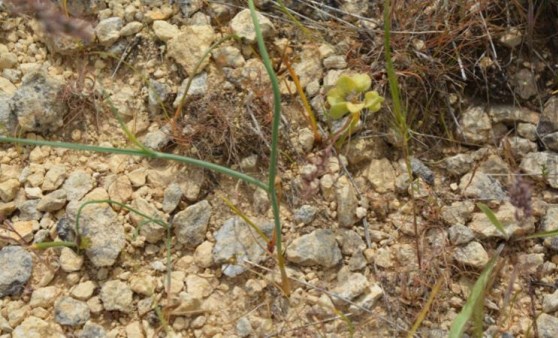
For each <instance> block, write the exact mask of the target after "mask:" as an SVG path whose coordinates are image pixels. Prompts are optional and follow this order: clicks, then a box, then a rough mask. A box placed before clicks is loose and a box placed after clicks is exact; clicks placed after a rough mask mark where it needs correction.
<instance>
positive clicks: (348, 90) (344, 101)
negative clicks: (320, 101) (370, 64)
mask: <svg viewBox="0 0 558 338" xmlns="http://www.w3.org/2000/svg"><path fill="white" fill-rule="evenodd" d="M371 86H372V79H371V78H370V76H368V75H367V74H354V75H341V77H340V78H339V80H337V84H336V85H335V87H333V88H332V89H330V90H329V91H328V92H327V102H328V103H329V105H330V109H329V111H328V112H327V115H328V117H330V118H331V119H333V120H338V119H341V118H343V117H345V116H346V115H347V114H350V118H349V120H348V121H347V123H346V124H345V126H344V127H343V128H341V130H340V132H339V133H338V135H336V136H335V137H334V140H336V139H337V138H339V137H340V136H342V138H341V139H340V140H339V141H343V140H344V138H345V137H346V136H348V135H351V133H352V131H353V130H354V128H355V127H356V126H357V124H358V122H359V120H360V114H361V112H362V111H363V110H365V109H366V110H367V111H369V112H371V113H375V112H377V111H378V110H380V108H381V107H382V102H384V98H383V97H382V96H380V94H378V92H377V91H375V90H370V91H369V89H370V87H371Z"/></svg>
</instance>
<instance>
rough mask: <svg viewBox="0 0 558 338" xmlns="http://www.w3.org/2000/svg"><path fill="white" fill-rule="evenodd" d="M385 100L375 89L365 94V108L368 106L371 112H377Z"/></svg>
mask: <svg viewBox="0 0 558 338" xmlns="http://www.w3.org/2000/svg"><path fill="white" fill-rule="evenodd" d="M384 100H385V99H384V98H383V97H381V96H380V94H378V92H377V91H375V90H374V91H370V92H367V93H366V94H364V108H367V109H368V111H370V112H371V113H375V112H377V111H378V110H380V108H381V107H382V103H383V102H384Z"/></svg>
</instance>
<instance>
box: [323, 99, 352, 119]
mask: <svg viewBox="0 0 558 338" xmlns="http://www.w3.org/2000/svg"><path fill="white" fill-rule="evenodd" d="M348 112H349V109H348V108H347V102H340V103H338V104H335V105H332V106H331V108H330V109H329V112H328V115H329V117H331V118H332V119H334V120H337V119H340V118H342V117H343V116H345V115H346V114H347V113H348Z"/></svg>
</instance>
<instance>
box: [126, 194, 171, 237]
mask: <svg viewBox="0 0 558 338" xmlns="http://www.w3.org/2000/svg"><path fill="white" fill-rule="evenodd" d="M132 208H134V209H135V210H137V211H139V212H141V213H142V214H144V215H146V216H149V217H151V218H154V219H159V220H161V221H164V222H165V221H166V216H165V215H164V214H163V213H162V212H161V211H159V210H158V209H157V208H155V207H154V206H153V204H151V203H149V202H148V201H146V200H145V199H143V198H136V199H134V201H133V202H132ZM129 217H130V220H131V221H132V224H133V225H134V226H136V227H139V233H140V235H142V236H144V237H145V240H146V241H147V242H148V243H157V242H158V241H160V240H162V239H163V238H164V237H165V233H166V229H165V227H164V226H162V225H160V224H157V223H155V222H149V221H148V220H146V219H145V218H144V217H142V216H140V215H138V214H136V213H135V212H130V213H129Z"/></svg>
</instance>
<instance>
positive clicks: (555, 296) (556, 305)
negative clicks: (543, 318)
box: [543, 290, 558, 313]
mask: <svg viewBox="0 0 558 338" xmlns="http://www.w3.org/2000/svg"><path fill="white" fill-rule="evenodd" d="M556 310H558V290H557V291H554V293H551V294H548V295H544V297H543V312H545V313H551V312H554V311H556Z"/></svg>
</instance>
